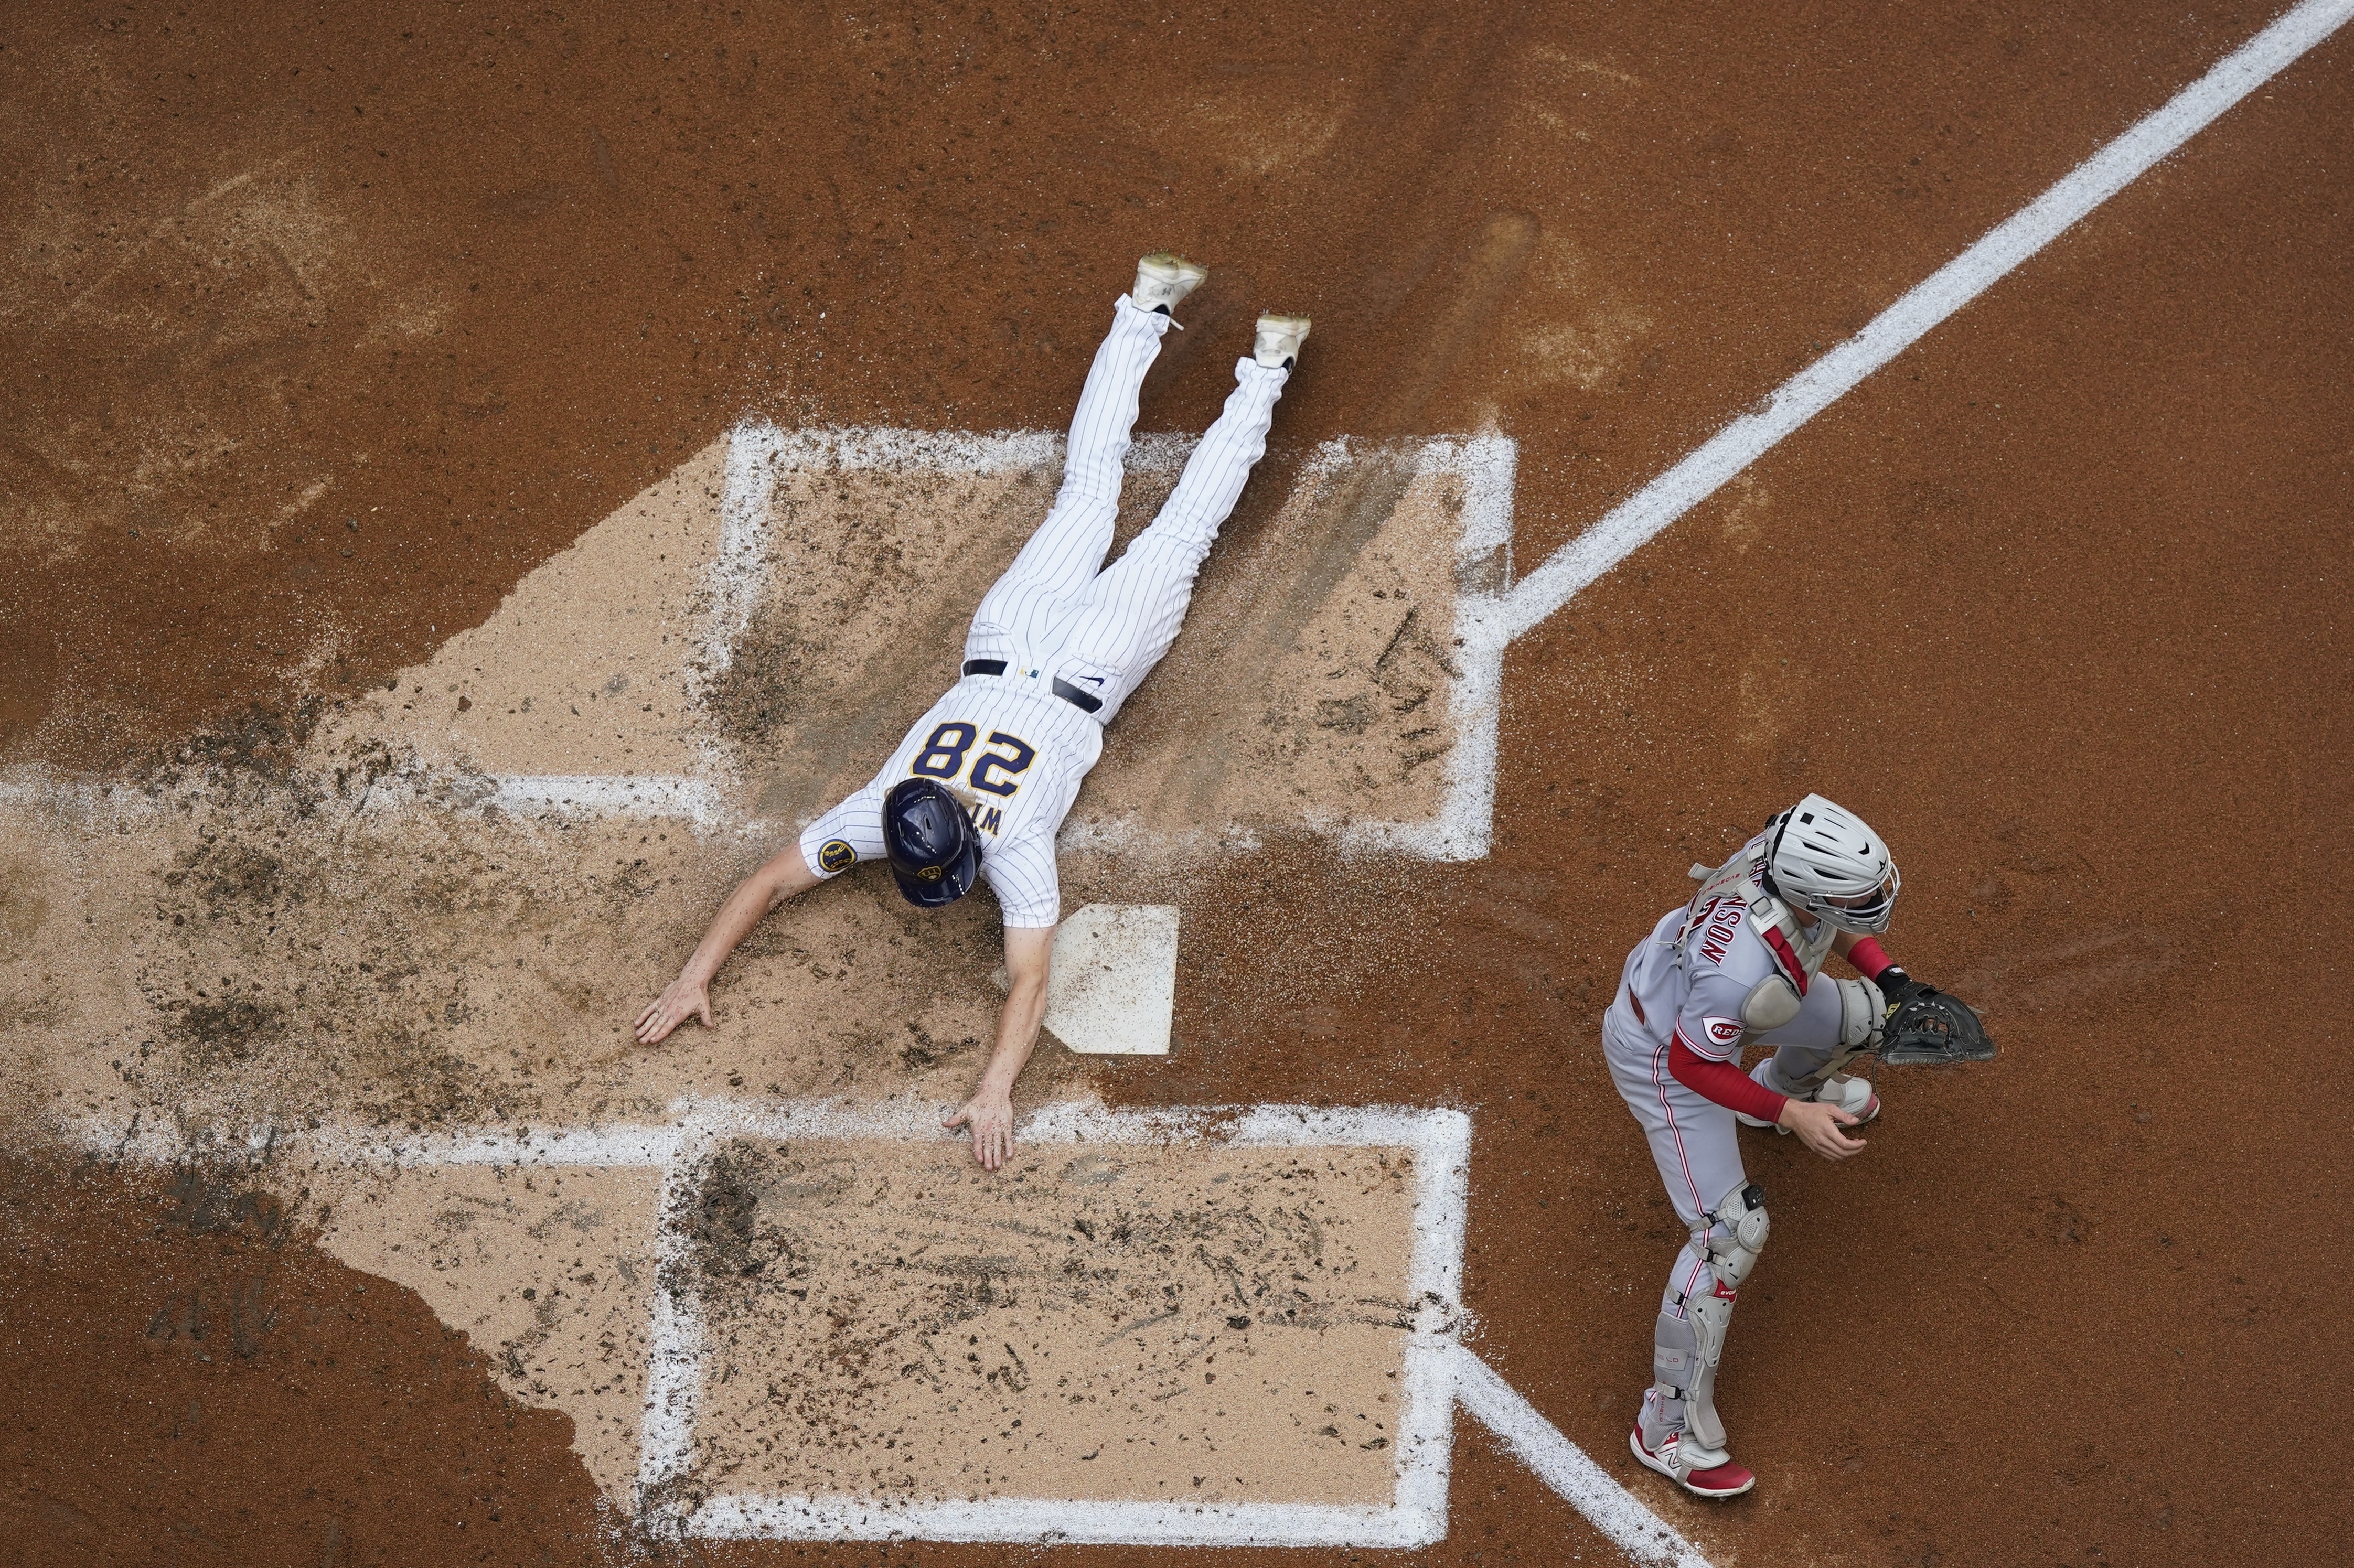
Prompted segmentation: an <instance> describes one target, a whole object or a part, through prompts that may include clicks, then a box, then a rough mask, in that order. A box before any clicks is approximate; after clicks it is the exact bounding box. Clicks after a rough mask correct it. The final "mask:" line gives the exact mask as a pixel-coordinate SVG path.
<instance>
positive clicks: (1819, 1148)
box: [1782, 1100, 1864, 1160]
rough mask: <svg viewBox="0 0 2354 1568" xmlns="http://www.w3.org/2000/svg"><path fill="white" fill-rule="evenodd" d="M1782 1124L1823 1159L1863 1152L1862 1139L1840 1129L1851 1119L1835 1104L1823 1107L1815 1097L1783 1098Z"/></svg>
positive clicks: (1851, 1120)
mask: <svg viewBox="0 0 2354 1568" xmlns="http://www.w3.org/2000/svg"><path fill="white" fill-rule="evenodd" d="M1782 1125H1783V1126H1784V1127H1787V1128H1789V1129H1790V1130H1791V1131H1792V1132H1795V1133H1797V1135H1798V1141H1799V1142H1801V1143H1803V1144H1805V1145H1806V1146H1807V1147H1808V1149H1811V1150H1814V1151H1815V1152H1816V1153H1818V1154H1819V1155H1821V1156H1822V1157H1823V1158H1824V1159H1826V1160H1845V1159H1847V1158H1848V1157H1849V1156H1850V1155H1855V1154H1861V1153H1862V1152H1863V1142H1864V1140H1863V1139H1860V1138H1850V1137H1848V1136H1847V1134H1845V1133H1843V1132H1841V1131H1840V1128H1843V1127H1853V1126H1854V1125H1855V1118H1854V1117H1853V1116H1852V1115H1850V1113H1849V1112H1846V1111H1843V1110H1841V1109H1840V1108H1839V1107H1837V1106H1827V1105H1823V1104H1820V1103H1819V1102H1818V1101H1815V1100H1784V1101H1783V1102H1782Z"/></svg>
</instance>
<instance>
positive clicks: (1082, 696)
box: [964, 659, 1103, 714]
mask: <svg viewBox="0 0 2354 1568" xmlns="http://www.w3.org/2000/svg"><path fill="white" fill-rule="evenodd" d="M964 673H966V674H968V675H1002V674H1003V673H1005V661H1004V660H1002V659H968V660H966V661H965V662H964ZM1055 695H1056V696H1058V697H1060V698H1062V699H1063V700H1064V701H1065V702H1066V703H1068V704H1070V705H1072V706H1073V707H1075V708H1076V709H1078V710H1079V711H1080V712H1081V713H1083V714H1091V713H1094V712H1095V711H1096V710H1097V708H1100V707H1102V706H1103V699H1102V698H1101V697H1098V696H1096V695H1093V694H1090V693H1087V692H1083V691H1081V690H1079V689H1078V687H1076V686H1075V685H1073V684H1071V683H1070V682H1068V681H1066V680H1064V679H1063V678H1062V677H1061V676H1059V675H1057V676H1055Z"/></svg>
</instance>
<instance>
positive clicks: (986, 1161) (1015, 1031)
mask: <svg viewBox="0 0 2354 1568" xmlns="http://www.w3.org/2000/svg"><path fill="white" fill-rule="evenodd" d="M1054 958H1055V927H1052V926H1008V927H1006V928H1005V976H1006V979H1007V980H1008V981H1009V982H1010V984H1009V986H1008V990H1007V994H1006V998H1005V1011H1004V1012H1002V1013H1000V1014H998V1018H997V1044H996V1047H995V1048H994V1049H993V1050H991V1052H990V1054H989V1065H987V1066H986V1067H983V1068H982V1069H981V1086H980V1087H978V1088H976V1089H974V1090H973V1092H972V1098H970V1099H969V1100H967V1101H965V1103H964V1108H963V1109H962V1110H960V1111H959V1112H957V1113H956V1115H954V1116H952V1117H950V1118H949V1119H948V1120H946V1121H944V1122H942V1123H940V1125H941V1126H942V1127H947V1128H958V1127H965V1128H971V1129H972V1157H973V1158H974V1159H975V1160H979V1161H981V1164H982V1165H984V1166H986V1167H987V1168H989V1169H990V1170H991V1171H994V1170H996V1169H997V1168H998V1167H999V1166H1001V1165H1002V1164H1004V1163H1005V1162H1006V1161H1007V1160H1010V1159H1012V1158H1013V1080H1014V1079H1016V1078H1018V1077H1020V1076H1021V1075H1022V1069H1023V1067H1025V1066H1027V1065H1029V1062H1030V1053H1031V1051H1032V1049H1033V1048H1034V1047H1035V1046H1036V1045H1037V1044H1038V1022H1039V1020H1041V1019H1043V1018H1044V1017H1045V1016H1046V976H1047V973H1048V972H1049V970H1050V969H1052V967H1053V963H1054Z"/></svg>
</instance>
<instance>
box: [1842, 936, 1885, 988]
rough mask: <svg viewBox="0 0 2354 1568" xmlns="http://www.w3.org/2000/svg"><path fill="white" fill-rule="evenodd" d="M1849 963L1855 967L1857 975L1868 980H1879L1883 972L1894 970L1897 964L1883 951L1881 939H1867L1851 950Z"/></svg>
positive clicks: (1848, 956) (1848, 958) (1848, 952)
mask: <svg viewBox="0 0 2354 1568" xmlns="http://www.w3.org/2000/svg"><path fill="white" fill-rule="evenodd" d="M1847 961H1848V962H1849V963H1850V964H1852V965H1854V966H1855V972H1856V973H1858V974H1860V975H1861V976H1862V977H1863V978H1864V979H1866V980H1878V979H1879V978H1880V971H1881V970H1882V969H1893V968H1894V967H1895V964H1896V960H1895V959H1892V958H1890V957H1889V956H1888V955H1887V954H1886V953H1885V952H1883V951H1882V950H1881V946H1880V938H1877V937H1865V938H1862V939H1861V940H1860V941H1858V942H1857V943H1856V945H1855V946H1854V947H1852V948H1849V949H1848V950H1847Z"/></svg>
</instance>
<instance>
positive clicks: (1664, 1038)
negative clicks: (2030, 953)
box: [1602, 795, 1994, 1498]
mask: <svg viewBox="0 0 2354 1568" xmlns="http://www.w3.org/2000/svg"><path fill="white" fill-rule="evenodd" d="M1691 874H1692V876H1693V877H1694V878H1695V879H1696V880H1697V881H1698V882H1699V883H1700V887H1699V890H1698V891H1697V892H1695V893H1694V894H1693V895H1692V896H1691V902H1690V903H1689V904H1686V905H1684V906H1682V907H1681V908H1678V909H1672V910H1670V911H1669V912H1668V913H1667V915H1666V916H1663V917H1662V918H1661V919H1660V921H1659V924H1658V925H1657V926H1656V927H1653V928H1652V930H1651V933H1650V935H1649V936H1648V937H1646V938H1643V940H1642V941H1641V942H1639V943H1638V944H1637V945H1636V948H1635V950H1634V951H1633V952H1632V953H1630V954H1628V957H1627V965H1626V969H1624V970H1623V971H1622V973H1621V976H1620V983H1619V987H1618V991H1617V995H1616V996H1615V997H1613V998H1612V1000H1611V1002H1610V1007H1609V1010H1608V1011H1607V1012H1605V1013H1604V1014H1603V1015H1602V1044H1603V1054H1604V1056H1605V1058H1606V1060H1607V1061H1608V1063H1609V1065H1610V1076H1611V1078H1612V1080H1613V1081H1614V1082H1615V1083H1616V1084H1617V1086H1618V1092H1619V1094H1620V1095H1622V1096H1624V1097H1625V1098H1626V1101H1627V1106H1628V1109H1629V1110H1631V1111H1633V1112H1634V1114H1635V1119H1636V1120H1637V1121H1638V1122H1639V1123H1641V1124H1642V1128H1643V1131H1644V1133H1645V1135H1646V1136H1647V1137H1648V1138H1649V1139H1650V1144H1651V1158H1652V1159H1653V1160H1655V1161H1656V1162H1657V1163H1658V1165H1659V1178H1660V1180H1661V1181H1664V1182H1665V1183H1666V1184H1667V1189H1668V1197H1669V1198H1670V1201H1672V1202H1674V1204H1675V1207H1676V1213H1677V1214H1678V1215H1679V1216H1680V1217H1681V1219H1682V1220H1683V1223H1684V1224H1685V1226H1686V1227H1687V1228H1688V1229H1689V1230H1690V1231H1691V1240H1689V1241H1688V1242H1686V1243H1685V1244H1684V1247H1683V1250H1682V1251H1681V1252H1680V1253H1678V1254H1677V1255H1676V1262H1675V1267H1674V1269H1673V1271H1672V1272H1670V1274H1669V1276H1668V1287H1667V1290H1666V1292H1665V1293H1664V1294H1663V1295H1662V1297H1661V1298H1660V1300H1659V1319H1658V1322H1657V1324H1656V1326H1655V1329H1654V1332H1653V1336H1652V1351H1651V1378H1652V1382H1651V1387H1650V1390H1649V1392H1648V1393H1645V1394H1644V1395H1643V1404H1642V1409H1641V1411H1640V1412H1639V1413H1638V1414H1637V1416H1636V1419H1635V1428H1634V1431H1633V1432H1632V1433H1631V1434H1630V1435H1629V1436H1628V1446H1630V1447H1631V1448H1632V1449H1633V1450H1634V1453H1635V1457H1636V1458H1638V1459H1639V1460H1640V1461H1642V1462H1643V1463H1644V1464H1645V1465H1647V1466H1649V1467H1650V1468H1652V1469H1654V1470H1657V1471H1659V1474H1661V1475H1663V1476H1666V1477H1667V1478H1669V1479H1670V1480H1672V1481H1674V1482H1675V1483H1676V1484H1677V1485H1678V1486H1681V1487H1682V1488H1683V1489H1685V1490H1686V1491H1689V1492H1692V1493H1694V1494H1696V1495H1698V1496H1700V1497H1704V1498H1729V1497H1737V1496H1739V1495H1740V1494H1741V1493H1743V1492H1745V1491H1747V1490H1749V1489H1750V1488H1751V1487H1753V1486H1755V1485H1756V1482H1757V1478H1756V1477H1755V1475H1753V1474H1752V1473H1751V1472H1750V1471H1749V1470H1748V1469H1747V1468H1746V1467H1744V1466H1741V1465H1736V1464H1734V1462H1733V1456H1732V1453H1731V1451H1730V1450H1729V1449H1728V1448H1727V1446H1726V1443H1725V1435H1724V1424H1723V1421H1721V1420H1720V1419H1718V1416H1717V1413H1716V1399H1715V1386H1716V1369H1717V1366H1718V1364H1719V1362H1720V1361H1722V1359H1723V1354H1724V1336H1725V1330H1726V1328H1727V1326H1728V1325H1729V1324H1730V1323H1731V1321H1732V1318H1733V1308H1734V1301H1735V1300H1736V1299H1737V1298H1738V1297H1739V1295H1740V1291H1741V1284H1742V1281H1744V1279H1746V1278H1748V1277H1749V1271H1750V1270H1751V1269H1752V1268H1753V1267H1755V1265H1756V1262H1757V1256H1758V1254H1759V1253H1760V1252H1761V1251H1763V1250H1764V1248H1765V1235H1766V1228H1767V1222H1766V1216H1765V1192H1763V1191H1762V1190H1761V1189H1759V1188H1758V1187H1757V1186H1756V1185H1755V1183H1754V1182H1751V1181H1749V1180H1748V1179H1747V1178H1746V1177H1745V1176H1744V1175H1743V1173H1742V1169H1741V1151H1740V1150H1739V1148H1738V1147H1737V1146H1736V1142H1735V1138H1736V1134H1735V1123H1739V1124H1741V1125H1743V1126H1747V1127H1755V1128H1774V1129H1775V1130H1776V1131H1777V1132H1779V1133H1781V1134H1785V1135H1787V1134H1791V1133H1796V1134H1797V1137H1798V1139H1799V1140H1800V1141H1801V1142H1803V1143H1805V1144H1806V1146H1807V1147H1808V1148H1809V1149H1811V1150H1814V1151H1815V1152H1816V1153H1818V1154H1819V1155H1821V1156H1822V1157H1823V1158H1824V1159H1826V1160H1846V1159H1848V1158H1850V1156H1853V1155H1855V1154H1858V1153H1861V1151H1862V1150H1863V1147H1864V1144H1863V1140H1862V1139H1857V1138H1850V1137H1849V1136H1848V1132H1847V1129H1848V1128H1856V1127H1861V1126H1862V1125H1864V1124H1865V1123H1867V1122H1870V1121H1872V1119H1873V1118H1876V1117H1878V1116H1879V1115H1880V1096H1879V1094H1878V1093H1877V1092H1876V1091H1875V1090H1874V1088H1873V1086H1872V1082H1871V1080H1869V1079H1868V1078H1864V1077H1861V1076H1858V1075H1853V1074H1850V1073H1849V1072H1848V1071H1846V1069H1847V1068H1849V1067H1850V1066H1854V1065H1857V1064H1858V1063H1859V1060H1860V1059H1861V1058H1864V1057H1867V1056H1877V1057H1878V1058H1879V1059H1880V1060H1881V1061H1883V1062H1893V1063H1953V1062H1980V1061H1985V1060H1988V1058H1990V1057H1992V1056H1993V1055H1994V1044H1993V1043H1992V1042H1991V1041H1989V1040H1988V1038H1987V1034H1986V1030H1985V1028H1984V1027H1983V1026H1982V1025H1981V1024H1980V1023H1979V1022H1978V1015H1977V1014H1976V1013H1975V1012H1971V1011H1970V1009H1969V1008H1968V1007H1967V1005H1965V1004H1964V1003H1963V1002H1962V1001H1960V1000H1959V999H1957V998H1955V997H1952V996H1949V995H1947V994H1946V993H1945V992H1943V991H1935V990H1933V989H1931V988H1930V987H1928V986H1926V985H1924V984H1922V983H1921V982H1920V981H1918V980H1914V979H1913V978H1912V977H1911V976H1909V975H1907V974H1906V973H1905V972H1904V971H1903V969H1898V968H1897V967H1896V965H1895V964H1894V963H1893V962H1892V961H1891V960H1890V959H1889V957H1888V955H1887V953H1886V952H1884V951H1883V950H1882V948H1881V945H1880V942H1879V936H1880V933H1882V932H1883V931H1885V930H1887V929H1888V921H1889V916H1891V915H1892V914H1893V911H1894V909H1895V906H1896V894H1897V889H1898V887H1899V886H1900V885H1901V881H1900V879H1899V878H1898V876H1897V874H1896V863H1895V862H1894V861H1893V859H1891V858H1890V856H1889V853H1888V848H1887V845H1886V844H1884V843H1882V842H1881V840H1880V839H1879V838H1878V837H1877V836H1876V835H1875V834H1874V833H1873V832H1872V830H1871V829H1870V828H1869V827H1867V826H1865V825H1864V823H1863V821H1861V819H1859V818H1858V817H1856V816H1855V815H1853V814H1852V813H1850V812H1849V811H1846V810H1842V809H1840V807H1838V806H1836V805H1834V804H1832V803H1831V802H1830V801H1829V800H1824V799H1823V798H1822V797H1821V796H1820V795H1809V796H1808V797H1807V798H1806V799H1805V800H1801V801H1799V802H1798V803H1797V805H1795V806H1793V807H1791V808H1790V809H1789V810H1787V811H1784V812H1782V813H1781V814H1780V815H1778V816H1776V817H1775V818H1774V820H1773V821H1769V822H1767V823H1766V824H1765V831H1764V832H1761V833H1759V834H1758V835H1757V836H1756V837H1755V838H1754V839H1751V840H1750V841H1749V842H1747V843H1745V844H1744V845H1742V846H1741V848H1740V850H1739V851H1738V852H1737V853H1735V854H1734V856H1733V858H1732V859H1730V860H1728V861H1726V862H1725V863H1723V865H1720V866H1714V867H1711V866H1705V865H1696V866H1693V867H1692V868H1691ZM1833 956H1837V957H1839V958H1841V959H1845V960H1846V961H1847V962H1848V964H1849V965H1850V967H1851V968H1853V969H1855V971H1856V974H1857V978H1856V979H1854V980H1825V979H1824V978H1823V977H1822V972H1821V971H1822V967H1823V960H1824V959H1829V958H1831V957H1833ZM1753 1043H1755V1044H1759V1045H1763V1046H1765V1047H1768V1051H1767V1054H1766V1055H1765V1059H1764V1060H1762V1061H1760V1062H1759V1063H1758V1064H1757V1065H1756V1066H1755V1068H1754V1069H1752V1070H1751V1071H1750V1072H1748V1073H1746V1074H1744V1073H1743V1072H1742V1070H1741V1066H1740V1062H1741V1054H1742V1052H1743V1050H1744V1048H1746V1047H1747V1046H1748V1045H1749V1044H1753Z"/></svg>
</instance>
